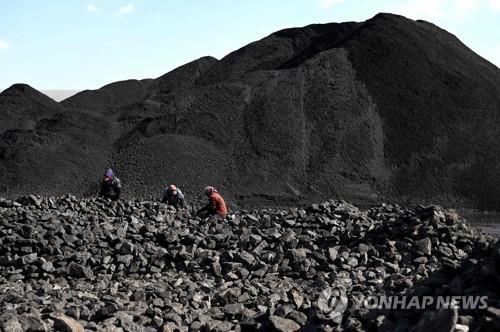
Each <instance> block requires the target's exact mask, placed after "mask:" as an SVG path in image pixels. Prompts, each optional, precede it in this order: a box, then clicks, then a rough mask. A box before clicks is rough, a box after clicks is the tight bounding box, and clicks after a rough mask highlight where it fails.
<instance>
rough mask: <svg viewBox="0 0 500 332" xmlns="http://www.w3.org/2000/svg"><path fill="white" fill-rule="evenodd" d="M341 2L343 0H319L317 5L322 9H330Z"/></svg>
mask: <svg viewBox="0 0 500 332" xmlns="http://www.w3.org/2000/svg"><path fill="white" fill-rule="evenodd" d="M342 2H344V0H320V2H319V6H320V7H321V8H323V9H330V8H332V7H333V6H335V5H338V4H340V3H342Z"/></svg>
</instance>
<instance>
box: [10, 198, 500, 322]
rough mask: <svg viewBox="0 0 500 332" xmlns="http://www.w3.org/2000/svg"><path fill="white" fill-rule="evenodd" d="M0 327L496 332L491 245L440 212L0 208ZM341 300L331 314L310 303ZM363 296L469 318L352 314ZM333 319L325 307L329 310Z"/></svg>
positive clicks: (102, 205)
mask: <svg viewBox="0 0 500 332" xmlns="http://www.w3.org/2000/svg"><path fill="white" fill-rule="evenodd" d="M0 216H1V217H0V326H1V329H2V330H3V331H49V330H56V331H298V330H301V331H363V330H365V331H407V330H413V331H428V330H429V329H430V328H432V329H433V330H434V331H498V330H499V326H500V302H499V296H498V295H499V294H500V277H499V276H500V247H499V245H498V243H497V240H496V239H494V238H491V237H489V236H486V235H484V234H482V233H480V232H479V231H477V230H475V229H473V228H471V227H469V226H468V225H467V223H466V222H465V221H464V220H462V219H461V218H460V217H459V216H458V215H457V214H456V213H454V212H453V211H447V210H443V209H441V208H439V207H435V206H430V207H417V208H415V209H414V210H408V209H403V208H401V207H399V206H396V205H381V206H380V207H375V208H371V209H369V210H366V211H361V210H360V209H358V208H357V207H355V206H353V205H350V204H348V203H346V202H344V201H328V202H325V203H321V204H313V205H311V206H309V207H306V208H303V209H301V208H288V209H281V210H280V209H263V210H259V211H239V212H235V213H234V214H231V215H230V216H229V217H228V218H227V220H226V221H224V222H221V221H218V222H216V221H213V220H205V219H199V218H197V217H193V216H191V215H190V213H189V212H188V211H175V210H173V209H172V208H169V207H166V206H165V205H163V204H160V203H158V202H153V201H139V200H129V201H125V200H124V201H118V202H112V201H106V200H101V199H95V198H91V199H80V198H76V197H73V196H64V197H60V198H39V197H34V196H29V197H22V198H19V199H17V200H15V201H12V200H6V199H2V200H0ZM330 287H338V288H340V287H342V289H345V290H346V294H347V296H348V298H349V302H348V305H347V308H345V310H338V311H339V315H333V316H332V315H329V314H330V313H331V312H332V307H334V306H335V301H331V299H327V301H321V300H320V299H321V296H320V294H325V293H324V291H325V290H327V289H329V288H330ZM355 294H362V295H375V294H385V295H412V294H413V295H430V296H437V295H474V296H487V306H485V307H483V308H481V309H475V310H466V309H458V310H457V309H447V310H439V311H437V310H402V309H401V310H386V309H384V308H380V309H376V308H375V309H374V308H371V309H366V308H365V309H363V308H361V309H360V308H355V307H354V306H353V303H352V301H350V297H351V296H353V295H355ZM334 309H335V307H334Z"/></svg>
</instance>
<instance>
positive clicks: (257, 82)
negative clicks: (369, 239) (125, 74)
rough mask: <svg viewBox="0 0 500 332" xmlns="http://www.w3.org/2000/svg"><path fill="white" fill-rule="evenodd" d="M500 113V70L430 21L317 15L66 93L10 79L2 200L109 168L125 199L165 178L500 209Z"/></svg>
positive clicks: (248, 190) (296, 197) (268, 200)
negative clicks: (223, 51) (170, 66)
mask: <svg viewBox="0 0 500 332" xmlns="http://www.w3.org/2000/svg"><path fill="white" fill-rule="evenodd" d="M145 61H147V59H145ZM499 109H500V70H499V69H498V68H497V67H496V66H494V65H493V64H491V63H489V62H488V61H486V60H485V59H483V58H481V57H480V56H478V55H477V54H475V53H474V52H473V51H472V50H470V49H469V48H467V46H466V45H464V44H463V43H462V42H461V41H460V40H458V39H457V38H456V37H455V36H453V35H452V34H451V33H449V32H447V31H444V30H443V29H440V28H439V27H437V26H435V25H433V24H431V23H429V22H425V21H414V20H410V19H407V18H405V17H402V16H398V15H392V14H384V13H381V14H378V15H376V16H374V17H373V18H371V19H369V20H367V21H365V22H345V23H328V24H312V25H308V26H304V27H300V28H292V29H284V30H280V31H277V32H274V33H271V34H270V35H268V36H266V37H265V38H262V39H261V40H258V41H255V42H253V43H250V44H248V45H245V46H243V47H241V48H240V49H238V50H235V51H234V52H231V53H230V54H228V55H227V56H225V57H224V58H222V59H220V60H218V59H215V58H212V57H208V56H207V57H202V58H199V59H196V60H194V61H192V62H190V63H187V64H185V65H183V66H180V67H178V68H176V69H174V70H172V71H170V72H168V73H166V74H164V75H161V76H159V77H157V78H155V79H145V80H127V81H121V82H115V83H111V84H108V85H106V86H103V87H102V88H100V89H97V90H92V91H90V90H88V91H83V92H81V93H79V94H76V95H74V96H72V97H70V98H68V99H67V100H64V101H62V102H61V103H56V102H55V101H53V100H51V99H50V98H47V97H46V96H43V95H42V94H41V93H39V92H38V91H36V90H34V89H32V88H30V87H29V86H26V85H14V86H13V87H11V88H9V89H7V90H6V91H4V92H2V93H0V113H1V114H2V118H1V120H0V135H1V136H2V139H1V140H0V171H1V172H2V174H5V176H2V177H0V196H2V197H10V198H15V197H18V196H19V195H30V194H37V195H42V196H61V195H65V194H67V193H72V194H75V195H82V196H87V195H90V194H92V193H93V192H95V191H96V185H97V180H98V178H99V177H100V176H101V175H102V172H103V170H104V169H105V168H106V167H108V166H114V167H115V170H116V171H117V175H118V176H119V177H120V179H121V180H122V181H123V183H124V190H123V194H124V196H125V197H131V198H132V197H150V196H152V195H154V196H157V195H158V194H159V192H160V190H161V188H162V186H164V185H166V184H168V183H172V182H173V183H177V184H179V185H182V188H183V190H185V191H186V192H189V191H190V192H200V190H201V189H202V188H203V187H204V186H205V185H208V184H210V185H214V186H216V187H218V188H222V189H223V191H224V193H225V195H226V196H231V197H232V198H234V199H235V200H236V201H237V203H239V204H240V205H243V206H257V205H259V206H279V205H285V204H289V205H290V206H294V205H293V202H296V201H304V200H309V202H313V201H320V200H324V199H326V198H330V197H333V198H341V199H346V200H348V201H353V202H356V203H357V204H363V205H369V204H375V203H379V202H382V201H394V202H398V203H399V204H401V205H409V206H415V205H418V204H427V205H429V204H440V205H443V206H455V207H459V206H463V207H474V208H481V209H499V208H500V203H499V200H498V197H499V196H500V180H499V179H500V166H499V165H500V158H499V156H500V145H498V144H497V142H498V141H499V140H500V130H499V129H498V128H500V127H499V126H498V110H499ZM290 203H292V204H290Z"/></svg>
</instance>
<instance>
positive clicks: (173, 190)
mask: <svg viewBox="0 0 500 332" xmlns="http://www.w3.org/2000/svg"><path fill="white" fill-rule="evenodd" d="M161 202H162V203H166V204H168V205H171V206H173V207H175V208H181V209H185V208H186V200H185V199H184V194H183V193H182V191H181V190H180V189H179V188H177V187H176V186H175V185H174V184H171V185H170V186H168V187H167V188H165V189H164V190H163V198H162V200H161Z"/></svg>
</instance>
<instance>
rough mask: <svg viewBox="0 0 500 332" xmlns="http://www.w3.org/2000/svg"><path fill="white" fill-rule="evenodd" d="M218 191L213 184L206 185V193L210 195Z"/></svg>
mask: <svg viewBox="0 0 500 332" xmlns="http://www.w3.org/2000/svg"><path fill="white" fill-rule="evenodd" d="M214 192H217V190H215V188H214V187H212V186H206V187H205V195H207V196H210V195H212V193H214Z"/></svg>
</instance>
